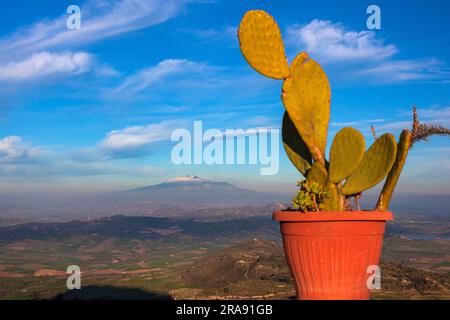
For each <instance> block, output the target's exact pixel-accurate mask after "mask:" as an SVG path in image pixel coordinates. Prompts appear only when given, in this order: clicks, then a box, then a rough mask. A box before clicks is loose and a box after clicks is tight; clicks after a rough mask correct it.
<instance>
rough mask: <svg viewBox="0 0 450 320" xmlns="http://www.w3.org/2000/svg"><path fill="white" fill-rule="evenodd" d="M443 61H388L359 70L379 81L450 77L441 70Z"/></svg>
mask: <svg viewBox="0 0 450 320" xmlns="http://www.w3.org/2000/svg"><path fill="white" fill-rule="evenodd" d="M441 65H442V63H441V62H440V61H438V60H437V59H433V58H431V59H422V60H398V61H386V62H383V63H381V64H379V65H376V66H374V67H367V68H365V69H364V70H361V71H359V72H358V75H360V76H369V77H370V79H369V80H376V81H377V82H378V83H380V82H381V83H392V82H400V81H412V80H432V79H440V78H442V77H448V76H449V75H450V73H449V72H445V71H442V70H440V66H441Z"/></svg>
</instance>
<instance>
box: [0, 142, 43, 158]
mask: <svg viewBox="0 0 450 320" xmlns="http://www.w3.org/2000/svg"><path fill="white" fill-rule="evenodd" d="M39 154H40V150H39V149H38V148H33V147H30V146H28V145H26V144H24V143H23V141H22V138H21V137H18V136H8V137H5V138H3V139H1V140H0V161H1V162H8V163H9V162H16V161H24V160H31V159H33V158H35V157H36V156H37V155H39Z"/></svg>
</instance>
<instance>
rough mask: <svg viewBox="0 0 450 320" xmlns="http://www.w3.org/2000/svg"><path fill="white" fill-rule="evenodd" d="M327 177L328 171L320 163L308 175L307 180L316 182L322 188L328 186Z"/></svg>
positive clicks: (313, 166) (314, 165) (315, 164)
mask: <svg viewBox="0 0 450 320" xmlns="http://www.w3.org/2000/svg"><path fill="white" fill-rule="evenodd" d="M327 176H328V173H327V170H326V169H325V167H324V166H322V165H321V164H320V163H318V162H315V163H314V164H313V165H312V167H311V169H309V170H308V172H307V174H306V178H307V179H308V180H312V181H315V182H317V183H318V184H320V185H321V186H322V187H325V186H326V185H327V178H328V177H327Z"/></svg>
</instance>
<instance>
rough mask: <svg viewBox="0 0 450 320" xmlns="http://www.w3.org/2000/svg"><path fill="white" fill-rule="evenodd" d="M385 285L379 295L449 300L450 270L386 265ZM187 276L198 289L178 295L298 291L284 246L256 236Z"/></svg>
mask: <svg viewBox="0 0 450 320" xmlns="http://www.w3.org/2000/svg"><path fill="white" fill-rule="evenodd" d="M381 270H382V271H381V272H382V279H381V283H382V289H381V290H376V291H374V292H373V298H374V299H381V298H383V299H389V298H398V299H405V298H408V299H421V298H445V299H450V274H449V273H434V272H430V271H424V270H419V269H415V268H411V267H409V266H407V265H405V264H402V263H392V262H383V263H382V264H381ZM183 279H185V280H186V281H187V283H189V284H190V286H191V287H194V288H198V289H197V290H193V289H177V290H172V291H171V294H172V295H173V296H174V297H175V298H178V299H202V298H229V299H231V298H247V297H249V298H280V299H281V298H289V297H292V296H293V295H294V294H295V291H294V288H293V283H292V279H291V277H290V274H289V270H288V267H287V265H286V263H285V258H284V253H283V249H282V247H280V246H279V245H278V244H277V243H275V242H272V241H267V240H259V239H253V240H250V241H246V242H244V243H241V244H238V245H236V246H233V247H230V248H227V249H224V250H221V251H219V252H216V253H213V254H212V255H210V256H208V257H205V258H202V259H200V260H197V261H196V262H195V263H194V265H193V266H192V267H190V268H189V269H188V270H187V272H186V273H185V274H184V276H183Z"/></svg>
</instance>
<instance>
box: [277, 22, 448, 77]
mask: <svg viewBox="0 0 450 320" xmlns="http://www.w3.org/2000/svg"><path fill="white" fill-rule="evenodd" d="M286 44H287V45H288V48H289V49H295V52H298V51H306V52H308V53H309V54H310V55H311V56H312V57H313V58H314V59H316V60H318V61H320V62H323V63H325V64H332V65H333V66H334V67H336V68H337V69H338V72H337V74H339V76H340V77H342V80H343V81H347V80H349V79H350V80H351V79H357V80H358V81H359V80H361V79H363V80H364V82H365V83H381V84H387V83H398V82H405V81H417V80H422V81H427V80H428V81H440V82H445V81H447V80H448V78H449V77H450V72H449V71H448V70H446V69H445V65H444V63H442V62H441V61H439V60H438V59H436V58H423V59H415V60H400V59H395V54H396V53H397V52H398V49H397V47H396V46H395V45H393V44H386V43H385V41H384V39H380V38H377V34H376V33H375V32H373V31H367V30H363V31H354V30H348V29H346V28H345V27H344V26H343V25H342V24H340V23H333V22H331V21H328V20H317V19H315V20H313V21H311V22H310V23H308V24H306V25H303V26H301V25H292V26H289V27H288V28H287V30H286Z"/></svg>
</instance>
